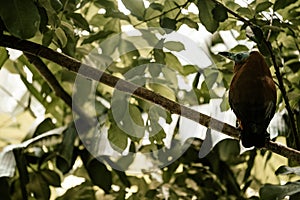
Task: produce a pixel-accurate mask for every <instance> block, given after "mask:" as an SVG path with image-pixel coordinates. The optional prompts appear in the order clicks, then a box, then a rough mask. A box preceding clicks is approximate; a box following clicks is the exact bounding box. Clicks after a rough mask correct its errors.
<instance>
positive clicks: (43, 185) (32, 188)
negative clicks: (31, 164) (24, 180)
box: [27, 173, 50, 199]
mask: <svg viewBox="0 0 300 200" xmlns="http://www.w3.org/2000/svg"><path fill="white" fill-rule="evenodd" d="M27 187H28V190H29V192H30V193H33V195H34V197H35V199H49V198H50V188H49V185H48V184H47V182H46V181H45V180H44V178H43V177H42V175H41V174H40V173H31V174H30V181H29V183H28V185H27Z"/></svg>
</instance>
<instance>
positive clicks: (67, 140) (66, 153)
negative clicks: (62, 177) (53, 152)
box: [56, 122, 80, 173]
mask: <svg viewBox="0 0 300 200" xmlns="http://www.w3.org/2000/svg"><path fill="white" fill-rule="evenodd" d="M77 123H80V122H77ZM76 138H77V130H76V127H75V124H74V123H71V124H70V125H69V127H68V128H67V129H66V130H64V132H63V141H62V143H61V145H60V146H59V149H58V155H57V157H56V166H57V168H58V169H59V170H61V171H62V172H63V173H66V172H68V171H69V170H70V169H71V168H72V166H73V162H75V160H74V142H75V140H76Z"/></svg>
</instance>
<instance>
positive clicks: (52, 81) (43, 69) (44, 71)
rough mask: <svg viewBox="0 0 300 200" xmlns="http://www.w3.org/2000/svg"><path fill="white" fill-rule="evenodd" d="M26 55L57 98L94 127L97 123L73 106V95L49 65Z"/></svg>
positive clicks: (30, 55)
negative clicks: (67, 90)
mask: <svg viewBox="0 0 300 200" xmlns="http://www.w3.org/2000/svg"><path fill="white" fill-rule="evenodd" d="M24 55H25V56H26V57H27V59H28V60H29V62H31V63H32V64H33V65H34V66H35V68H36V69H37V70H38V72H39V73H40V74H41V75H42V77H44V79H45V80H46V82H47V83H48V85H49V87H50V88H51V89H52V90H53V91H54V93H55V95H56V96H57V97H59V98H61V99H62V100H63V101H64V102H65V103H66V104H67V105H68V106H69V107H70V108H73V109H74V111H75V112H76V113H77V114H78V115H79V116H80V117H81V118H82V120H84V122H85V123H86V124H87V125H89V126H92V125H93V124H95V123H96V122H94V119H91V118H90V117H88V116H87V115H86V113H85V112H84V111H83V110H82V109H81V108H80V107H79V106H77V105H75V104H74V103H73V105H72V97H71V95H69V94H68V93H67V92H66V91H65V89H64V88H63V87H62V86H61V85H60V83H59V82H58V81H57V79H56V77H55V76H54V74H52V72H51V71H50V70H49V69H48V67H47V65H46V64H45V63H44V62H43V61H42V59H40V58H39V57H37V56H34V55H32V54H30V53H26V52H24Z"/></svg>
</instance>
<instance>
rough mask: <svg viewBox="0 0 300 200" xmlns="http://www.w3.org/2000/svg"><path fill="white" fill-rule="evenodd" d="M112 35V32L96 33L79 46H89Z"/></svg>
mask: <svg viewBox="0 0 300 200" xmlns="http://www.w3.org/2000/svg"><path fill="white" fill-rule="evenodd" d="M112 33H113V31H99V32H98V33H96V34H94V35H91V36H90V37H88V38H86V39H84V40H83V42H82V43H81V44H82V45H84V44H90V43H92V42H94V41H96V40H100V39H104V38H107V37H108V36H109V35H110V34H112Z"/></svg>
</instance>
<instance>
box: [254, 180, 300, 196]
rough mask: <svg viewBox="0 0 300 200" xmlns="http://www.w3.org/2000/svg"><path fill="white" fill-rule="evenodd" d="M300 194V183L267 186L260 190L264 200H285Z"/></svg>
mask: <svg viewBox="0 0 300 200" xmlns="http://www.w3.org/2000/svg"><path fill="white" fill-rule="evenodd" d="M298 192H300V182H298V181H297V182H289V183H287V184H285V185H271V184H265V185H264V186H263V187H262V188H261V189H260V190H259V195H260V197H261V199H263V200H274V199H283V198H284V197H285V196H290V195H293V194H296V193H298Z"/></svg>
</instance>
